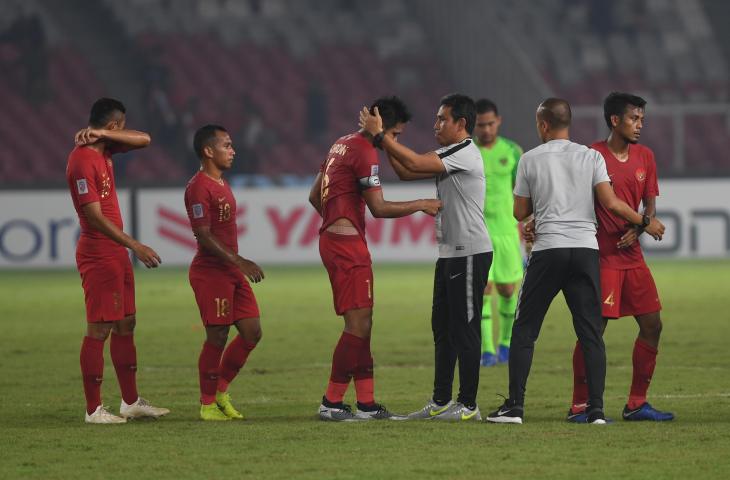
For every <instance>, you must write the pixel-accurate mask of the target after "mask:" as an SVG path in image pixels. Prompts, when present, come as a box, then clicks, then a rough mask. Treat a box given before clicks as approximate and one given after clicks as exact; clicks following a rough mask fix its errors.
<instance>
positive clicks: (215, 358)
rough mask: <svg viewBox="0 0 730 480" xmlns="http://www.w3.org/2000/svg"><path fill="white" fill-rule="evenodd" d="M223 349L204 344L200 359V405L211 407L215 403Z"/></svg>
mask: <svg viewBox="0 0 730 480" xmlns="http://www.w3.org/2000/svg"><path fill="white" fill-rule="evenodd" d="M221 355H223V348H221V347H218V346H216V345H213V344H212V343H208V342H205V343H203V350H202V351H201V352H200V357H199V358H198V378H199V379H200V403H202V404H203V405H210V404H211V403H213V402H215V391H216V388H218V377H219V370H220V363H221Z"/></svg>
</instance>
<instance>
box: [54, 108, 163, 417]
mask: <svg viewBox="0 0 730 480" xmlns="http://www.w3.org/2000/svg"><path fill="white" fill-rule="evenodd" d="M125 112H126V110H125V108H124V105H123V104H122V103H121V102H119V101H118V100H114V99H111V98H101V99H99V100H97V101H96V102H95V103H94V105H93V106H92V107H91V115H90V118H89V126H88V127H87V128H84V129H82V130H80V131H79V132H78V133H77V134H76V137H75V141H76V148H74V149H73V151H72V152H71V154H70V155H69V156H68V165H67V167H66V179H67V181H68V187H69V190H70V191H71V199H72V200H73V204H74V208H75V209H76V213H77V214H78V216H79V222H80V223H81V236H80V237H79V241H78V244H77V245H76V265H77V266H78V270H79V273H80V274H81V285H82V287H83V289H84V298H85V301H86V321H87V332H86V336H85V337H84V341H83V343H82V345H81V373H82V376H83V382H84V393H85V396H86V422H87V423H124V422H125V421H126V419H127V418H135V417H155V418H156V417H160V416H162V415H165V414H167V413H169V410H168V409H166V408H158V407H153V406H152V405H150V404H149V403H148V402H147V401H146V400H145V399H143V398H141V397H140V396H139V395H138V394H137V381H136V372H137V351H136V348H135V345H134V327H135V324H136V317H135V311H136V309H135V305H134V273H133V271H132V263H131V262H130V260H129V254H128V253H127V248H129V249H130V250H132V252H133V253H134V255H135V256H136V257H137V258H138V259H139V260H140V261H141V262H142V263H144V264H145V266H147V268H154V267H157V265H158V264H159V263H160V257H159V256H158V255H157V253H155V251H154V250H152V249H151V248H150V247H148V246H146V245H143V244H141V243H140V242H138V241H137V240H135V239H134V238H132V237H130V236H129V235H127V234H126V233H124V231H123V230H122V228H123V225H122V215H121V212H120V211H119V201H118V199H117V192H116V188H115V185H114V170H113V168H112V166H113V164H112V155H113V154H115V153H119V152H126V151H129V150H134V149H137V148H144V147H146V146H147V145H149V143H150V137H149V135H147V134H146V133H144V132H138V131H135V130H126V129H125V122H126V118H125ZM110 333H111V346H110V349H111V357H112V362H113V363H114V369H115V370H116V373H117V379H118V380H119V386H120V387H121V390H122V403H121V407H120V408H119V412H120V415H121V416H116V415H114V414H112V413H111V412H109V411H108V410H107V409H106V407H104V406H102V404H101V382H102V378H103V374H104V342H105V341H106V339H107V337H109V334H110Z"/></svg>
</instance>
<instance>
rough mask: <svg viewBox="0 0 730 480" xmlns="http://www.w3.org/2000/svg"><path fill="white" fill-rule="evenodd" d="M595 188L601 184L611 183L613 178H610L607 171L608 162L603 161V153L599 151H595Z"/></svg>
mask: <svg viewBox="0 0 730 480" xmlns="http://www.w3.org/2000/svg"><path fill="white" fill-rule="evenodd" d="M592 153H593V158H594V163H593V186H594V187H595V186H596V185H598V184H599V183H603V182H610V181H611V178H610V177H609V176H608V171H607V170H606V160H604V159H603V155H601V152H599V151H597V150H593V151H592Z"/></svg>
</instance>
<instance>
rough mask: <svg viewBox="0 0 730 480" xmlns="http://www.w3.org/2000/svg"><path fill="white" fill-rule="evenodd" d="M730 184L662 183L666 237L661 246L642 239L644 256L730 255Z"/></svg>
mask: <svg viewBox="0 0 730 480" xmlns="http://www.w3.org/2000/svg"><path fill="white" fill-rule="evenodd" d="M729 191H730V180H728V179H703V180H674V179H672V180H664V181H660V182H659V195H660V196H659V197H657V200H656V203H657V217H658V218H659V219H660V220H661V221H662V223H664V226H665V227H666V233H665V235H664V238H663V239H662V241H661V242H657V241H655V240H654V239H653V238H651V237H649V236H648V235H642V237H641V245H642V247H643V248H644V252H645V253H646V254H647V255H649V256H651V255H662V256H673V257H725V256H728V255H730V202H728V192H729Z"/></svg>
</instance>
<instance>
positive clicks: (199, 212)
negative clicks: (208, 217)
mask: <svg viewBox="0 0 730 480" xmlns="http://www.w3.org/2000/svg"><path fill="white" fill-rule="evenodd" d="M204 216H205V212H204V211H203V205H202V204H201V203H194V204H193V218H203V217H204Z"/></svg>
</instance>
